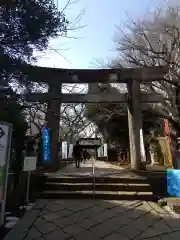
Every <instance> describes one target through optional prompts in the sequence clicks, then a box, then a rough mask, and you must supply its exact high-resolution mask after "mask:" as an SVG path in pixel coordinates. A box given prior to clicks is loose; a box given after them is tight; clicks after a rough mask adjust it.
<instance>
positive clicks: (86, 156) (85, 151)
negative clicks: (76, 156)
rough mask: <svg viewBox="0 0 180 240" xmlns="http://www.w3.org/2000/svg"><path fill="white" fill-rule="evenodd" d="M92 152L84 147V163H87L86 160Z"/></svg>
mask: <svg viewBox="0 0 180 240" xmlns="http://www.w3.org/2000/svg"><path fill="white" fill-rule="evenodd" d="M90 157H91V156H90V154H89V153H88V151H87V150H86V149H84V151H83V159H84V163H86V161H87V160H88V159H90Z"/></svg>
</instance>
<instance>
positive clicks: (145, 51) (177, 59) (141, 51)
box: [112, 2, 180, 130]
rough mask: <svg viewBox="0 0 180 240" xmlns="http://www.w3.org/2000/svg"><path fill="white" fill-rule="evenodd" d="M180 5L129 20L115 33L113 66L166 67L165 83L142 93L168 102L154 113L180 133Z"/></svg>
mask: <svg viewBox="0 0 180 240" xmlns="http://www.w3.org/2000/svg"><path fill="white" fill-rule="evenodd" d="M179 10H180V5H179V4H174V3H173V2H170V3H169V5H165V4H164V5H163V6H162V7H161V8H157V9H156V10H155V11H154V12H153V13H151V14H150V16H145V17H144V18H141V19H136V20H130V22H129V24H127V25H125V27H124V29H121V30H122V31H121V33H120V29H118V30H117V33H118V34H117V37H116V44H117V45H116V50H117V53H118V58H117V59H116V60H115V61H114V62H113V64H112V65H118V66H120V67H127V66H128V67H129V66H132V67H149V66H161V65H168V67H169V73H168V74H167V76H166V80H165V81H161V82H153V83H151V84H146V85H144V86H143V91H145V92H152V93H157V92H158V93H161V94H162V95H163V96H166V97H168V98H169V99H170V100H169V101H164V102H163V103H157V104H154V105H153V108H154V111H156V112H157V113H159V114H161V115H162V116H164V117H165V118H168V119H169V120H170V121H171V123H172V124H173V125H174V126H175V127H176V129H178V130H180V109H179V106H180V104H179V101H178V99H179V95H180V94H179V93H180V81H179V77H180V72H179V66H180V54H179V52H180V48H179V46H180V27H179V26H180V16H179Z"/></svg>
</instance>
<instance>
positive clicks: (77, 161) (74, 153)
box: [73, 141, 81, 168]
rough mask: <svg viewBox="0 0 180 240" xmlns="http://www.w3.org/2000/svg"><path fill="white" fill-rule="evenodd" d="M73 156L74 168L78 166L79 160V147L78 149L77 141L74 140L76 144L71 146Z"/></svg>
mask: <svg viewBox="0 0 180 240" xmlns="http://www.w3.org/2000/svg"><path fill="white" fill-rule="evenodd" d="M73 156H74V158H75V162H76V168H79V167H80V161H81V149H80V144H79V141H76V144H75V145H74V147H73Z"/></svg>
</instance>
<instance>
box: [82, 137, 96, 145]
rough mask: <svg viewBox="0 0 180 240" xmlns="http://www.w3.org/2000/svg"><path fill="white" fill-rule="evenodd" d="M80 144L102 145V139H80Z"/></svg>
mask: <svg viewBox="0 0 180 240" xmlns="http://www.w3.org/2000/svg"><path fill="white" fill-rule="evenodd" d="M79 144H80V145H90V146H94V145H97V146H99V145H101V139H93V138H92V139H81V140H80V141H79Z"/></svg>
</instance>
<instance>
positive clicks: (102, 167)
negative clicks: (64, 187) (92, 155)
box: [48, 159, 136, 177]
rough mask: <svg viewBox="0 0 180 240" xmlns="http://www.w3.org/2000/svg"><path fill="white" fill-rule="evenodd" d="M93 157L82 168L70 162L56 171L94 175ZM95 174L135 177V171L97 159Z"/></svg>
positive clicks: (65, 174)
mask: <svg viewBox="0 0 180 240" xmlns="http://www.w3.org/2000/svg"><path fill="white" fill-rule="evenodd" d="M92 165H93V162H92V159H90V160H89V161H87V162H86V163H85V164H84V163H81V167H80V168H76V167H75V164H68V165H67V166H66V167H64V168H63V169H60V170H59V171H58V172H56V173H55V174H56V176H78V177H86V176H91V175H92ZM94 167H95V175H96V177H99V176H118V177H121V176H123V177H127V176H128V177H135V176H136V174H135V173H131V172H130V171H128V170H127V169H124V168H123V167H120V166H116V165H112V164H111V163H108V162H104V161H99V160H95V161H94ZM48 175H54V173H49V174H48Z"/></svg>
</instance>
